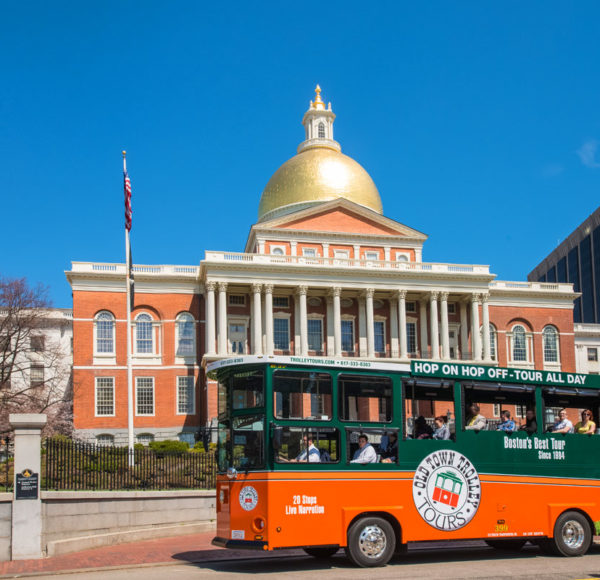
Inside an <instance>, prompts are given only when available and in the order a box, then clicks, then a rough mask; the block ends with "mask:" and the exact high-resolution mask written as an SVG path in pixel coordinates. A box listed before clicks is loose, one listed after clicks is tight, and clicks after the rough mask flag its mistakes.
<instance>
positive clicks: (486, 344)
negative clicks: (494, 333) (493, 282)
mask: <svg viewBox="0 0 600 580" xmlns="http://www.w3.org/2000/svg"><path fill="white" fill-rule="evenodd" d="M488 299H489V294H482V295H481V318H482V325H483V360H484V361H486V362H490V361H491V360H492V354H491V353H492V349H491V348H490V310H489V307H488Z"/></svg>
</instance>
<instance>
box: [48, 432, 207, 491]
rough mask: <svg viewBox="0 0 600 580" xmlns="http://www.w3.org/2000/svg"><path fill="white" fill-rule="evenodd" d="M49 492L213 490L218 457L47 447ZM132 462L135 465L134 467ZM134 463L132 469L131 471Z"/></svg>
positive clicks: (52, 442)
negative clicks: (216, 458)
mask: <svg viewBox="0 0 600 580" xmlns="http://www.w3.org/2000/svg"><path fill="white" fill-rule="evenodd" d="M44 446H45V458H44V460H43V461H44V466H45V469H44V472H45V473H44V475H45V477H43V478H42V489H45V490H158V489H213V488H214V487H215V486H216V475H217V467H216V462H215V456H214V453H204V452H197V451H196V450H191V449H190V450H174V451H169V450H154V449H149V448H147V447H143V448H141V447H137V446H136V449H134V450H132V451H131V452H130V451H129V449H128V448H127V447H110V446H99V445H96V444H93V443H82V442H80V441H71V440H62V439H61V440H57V439H47V440H46V441H45V445H44ZM130 459H132V460H133V462H131V461H130ZM130 463H133V465H130Z"/></svg>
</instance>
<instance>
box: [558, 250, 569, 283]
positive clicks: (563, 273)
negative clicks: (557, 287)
mask: <svg viewBox="0 0 600 580" xmlns="http://www.w3.org/2000/svg"><path fill="white" fill-rule="evenodd" d="M556 281H557V282H566V281H567V258H566V256H565V257H563V258H561V259H560V260H559V261H558V264H556Z"/></svg>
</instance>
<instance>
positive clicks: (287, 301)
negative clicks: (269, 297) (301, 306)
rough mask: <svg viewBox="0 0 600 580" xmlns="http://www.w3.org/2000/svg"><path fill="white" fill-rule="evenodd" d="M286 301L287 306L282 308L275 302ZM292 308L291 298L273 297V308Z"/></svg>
mask: <svg viewBox="0 0 600 580" xmlns="http://www.w3.org/2000/svg"><path fill="white" fill-rule="evenodd" d="M276 299H278V300H285V306H281V305H280V304H275V300H276ZM289 307H290V297H289V296H273V308H289Z"/></svg>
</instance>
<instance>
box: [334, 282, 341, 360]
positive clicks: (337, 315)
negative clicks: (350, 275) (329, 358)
mask: <svg viewBox="0 0 600 580" xmlns="http://www.w3.org/2000/svg"><path fill="white" fill-rule="evenodd" d="M341 294H342V289H341V288H340V287H339V286H336V287H334V288H333V289H332V296H333V344H334V350H335V356H342V309H341V305H340V295H341Z"/></svg>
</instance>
